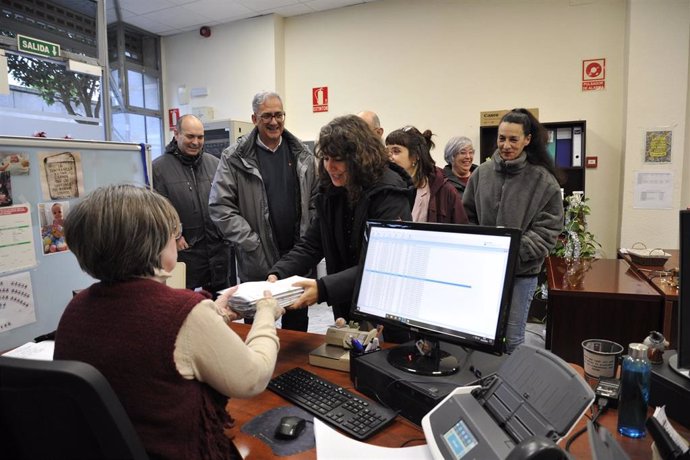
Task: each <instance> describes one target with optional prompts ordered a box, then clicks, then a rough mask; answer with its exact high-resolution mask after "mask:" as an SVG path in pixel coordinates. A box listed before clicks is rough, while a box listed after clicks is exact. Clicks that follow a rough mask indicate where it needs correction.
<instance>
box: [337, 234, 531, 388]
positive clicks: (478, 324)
mask: <svg viewBox="0 0 690 460" xmlns="http://www.w3.org/2000/svg"><path fill="white" fill-rule="evenodd" d="M520 236H521V231H520V230H518V229H512V228H503V227H484V226H475V225H452V224H430V223H415V222H401V221H369V222H367V227H366V234H365V240H364V244H363V248H362V257H361V259H360V265H359V271H358V275H357V281H356V284H355V290H354V297H353V306H352V310H351V313H352V316H353V317H355V318H363V319H366V320H369V321H371V322H372V323H373V324H379V323H380V324H383V325H384V337H385V326H386V325H392V326H398V327H403V328H405V329H407V330H408V331H409V332H411V333H412V335H413V336H414V337H416V339H415V341H413V342H412V344H407V345H402V346H399V347H397V348H395V349H393V350H391V351H390V352H389V354H388V360H389V362H390V363H391V364H392V365H394V366H395V367H397V368H400V369H403V370H405V371H408V372H411V373H416V374H422V375H448V374H452V373H454V372H457V371H458V370H460V368H461V367H462V365H461V364H460V363H461V362H462V359H460V358H466V357H467V356H463V357H460V356H457V352H456V353H455V355H454V354H453V353H449V352H448V351H446V350H444V349H443V344H444V343H452V344H456V345H460V346H461V347H466V348H469V349H471V350H480V351H484V352H489V353H495V354H501V353H502V352H503V351H504V345H505V344H504V341H505V325H506V321H507V318H508V310H509V307H510V298H511V295H512V290H513V289H512V288H513V278H514V275H515V266H516V262H517V257H518V252H519V245H520ZM456 349H457V348H456Z"/></svg>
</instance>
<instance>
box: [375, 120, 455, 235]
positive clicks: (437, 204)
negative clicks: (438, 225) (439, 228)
mask: <svg viewBox="0 0 690 460" xmlns="http://www.w3.org/2000/svg"><path fill="white" fill-rule="evenodd" d="M432 135H433V134H432V133H431V131H430V130H428V129H427V130H426V131H424V133H423V134H422V133H421V132H419V130H418V129H417V128H415V127H414V126H406V127H404V128H402V129H396V130H395V131H393V132H392V133H390V134H389V135H388V136H387V137H386V149H387V150H388V154H389V155H390V158H391V160H392V161H394V162H395V163H397V164H398V165H399V166H401V167H403V168H404V169H405V171H407V173H408V174H409V175H410V176H412V181H413V182H414V185H415V187H417V196H416V198H415V202H414V207H413V208H412V220H414V221H415V222H443V223H449V224H466V223H467V216H466V215H465V210H464V209H463V207H462V198H461V197H460V195H459V194H458V192H457V191H456V190H455V187H453V185H452V184H451V183H450V182H448V178H446V176H445V175H444V174H443V170H442V169H441V168H437V167H436V163H435V162H434V159H433V158H431V149H432V148H434V142H433V141H432V140H431V136H432Z"/></svg>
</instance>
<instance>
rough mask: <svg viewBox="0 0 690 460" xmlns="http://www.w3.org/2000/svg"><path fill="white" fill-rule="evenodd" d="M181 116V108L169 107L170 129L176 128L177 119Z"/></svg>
mask: <svg viewBox="0 0 690 460" xmlns="http://www.w3.org/2000/svg"><path fill="white" fill-rule="evenodd" d="M179 118H180V109H168V129H169V130H170V131H172V130H173V129H175V125H176V124H177V120H178V119H179Z"/></svg>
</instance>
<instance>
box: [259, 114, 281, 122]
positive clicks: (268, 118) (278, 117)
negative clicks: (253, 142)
mask: <svg viewBox="0 0 690 460" xmlns="http://www.w3.org/2000/svg"><path fill="white" fill-rule="evenodd" d="M259 118H261V121H263V122H264V123H270V122H271V118H275V119H276V121H278V122H281V121H283V120H285V112H273V113H271V112H266V113H262V114H261V115H259Z"/></svg>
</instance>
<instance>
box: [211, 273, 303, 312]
mask: <svg viewBox="0 0 690 460" xmlns="http://www.w3.org/2000/svg"><path fill="white" fill-rule="evenodd" d="M305 280H309V278H304V277H302V276H291V277H289V278H285V279H283V280H278V281H276V282H275V283H269V282H268V281H249V282H246V283H242V284H240V285H239V287H238V288H237V291H235V293H234V294H233V295H232V297H230V300H229V303H230V305H229V306H230V309H231V310H232V311H234V312H235V313H237V314H238V315H240V316H241V317H242V318H252V317H254V313H255V312H256V303H257V302H258V301H259V300H261V299H263V298H264V291H271V294H272V295H273V298H274V299H276V300H277V301H278V305H279V306H281V307H287V306H289V305H292V303H293V302H294V301H295V300H297V299H298V298H299V296H301V295H302V292H304V289H303V288H301V287H297V286H293V284H294V283H296V282H297V281H305ZM225 291H227V289H224V290H223V291H220V292H221V293H223V292H225Z"/></svg>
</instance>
